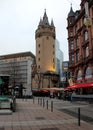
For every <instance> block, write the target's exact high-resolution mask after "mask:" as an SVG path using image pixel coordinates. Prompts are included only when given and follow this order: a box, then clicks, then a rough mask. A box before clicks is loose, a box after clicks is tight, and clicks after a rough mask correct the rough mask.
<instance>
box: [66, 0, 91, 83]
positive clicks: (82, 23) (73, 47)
mask: <svg viewBox="0 0 93 130" xmlns="http://www.w3.org/2000/svg"><path fill="white" fill-rule="evenodd" d="M80 7H81V8H80V10H77V11H75V12H74V11H73V9H72V7H71V9H70V12H69V14H68V17H67V23H68V25H67V30H68V48H69V71H70V72H71V77H73V79H74V82H75V83H84V82H93V0H81V3H80Z"/></svg>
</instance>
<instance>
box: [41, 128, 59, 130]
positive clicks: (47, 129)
mask: <svg viewBox="0 0 93 130" xmlns="http://www.w3.org/2000/svg"><path fill="white" fill-rule="evenodd" d="M40 130H59V129H58V128H42V129H40Z"/></svg>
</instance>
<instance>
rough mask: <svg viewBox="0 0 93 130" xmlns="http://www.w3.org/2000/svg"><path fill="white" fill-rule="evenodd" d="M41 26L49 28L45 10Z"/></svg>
mask: <svg viewBox="0 0 93 130" xmlns="http://www.w3.org/2000/svg"><path fill="white" fill-rule="evenodd" d="M43 25H44V26H49V22H48V17H47V14H46V9H45V12H44V16H43Z"/></svg>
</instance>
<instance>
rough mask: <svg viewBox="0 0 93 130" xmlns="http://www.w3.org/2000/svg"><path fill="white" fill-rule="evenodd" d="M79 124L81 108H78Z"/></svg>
mask: <svg viewBox="0 0 93 130" xmlns="http://www.w3.org/2000/svg"><path fill="white" fill-rule="evenodd" d="M78 126H80V108H78Z"/></svg>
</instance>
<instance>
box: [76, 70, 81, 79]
mask: <svg viewBox="0 0 93 130" xmlns="http://www.w3.org/2000/svg"><path fill="white" fill-rule="evenodd" d="M77 80H82V71H81V70H79V71H78V73H77Z"/></svg>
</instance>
